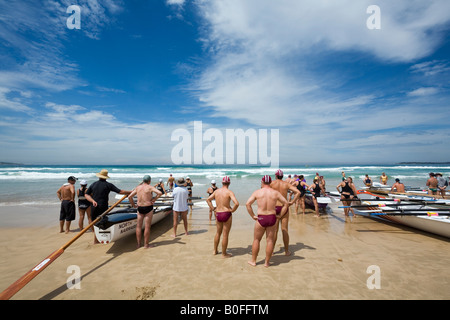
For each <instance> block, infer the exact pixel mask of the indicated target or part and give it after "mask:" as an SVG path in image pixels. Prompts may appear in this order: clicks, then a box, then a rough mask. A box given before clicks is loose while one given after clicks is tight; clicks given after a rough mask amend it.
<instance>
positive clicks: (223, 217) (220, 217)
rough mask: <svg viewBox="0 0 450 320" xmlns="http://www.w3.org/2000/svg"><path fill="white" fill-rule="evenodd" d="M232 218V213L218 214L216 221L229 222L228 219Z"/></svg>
mask: <svg viewBox="0 0 450 320" xmlns="http://www.w3.org/2000/svg"><path fill="white" fill-rule="evenodd" d="M230 217H231V212H229V211H224V212H216V219H217V221H219V222H227V221H228V219H230Z"/></svg>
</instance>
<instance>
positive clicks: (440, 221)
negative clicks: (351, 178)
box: [351, 191, 450, 238]
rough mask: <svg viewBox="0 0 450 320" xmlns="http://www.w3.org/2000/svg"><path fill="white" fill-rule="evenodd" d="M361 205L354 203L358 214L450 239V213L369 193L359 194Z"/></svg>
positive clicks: (424, 204)
mask: <svg viewBox="0 0 450 320" xmlns="http://www.w3.org/2000/svg"><path fill="white" fill-rule="evenodd" d="M358 198H359V199H360V200H361V201H360V202H359V203H352V206H351V207H352V209H353V210H354V211H355V213H356V214H359V215H363V216H366V217H372V218H378V219H382V220H384V221H389V222H394V223H398V224H402V225H405V226H408V227H412V228H415V229H419V230H422V231H426V232H430V233H433V234H437V235H440V236H443V237H446V238H450V211H449V209H442V208H436V207H433V203H432V204H429V203H428V202H425V201H424V202H423V203H422V204H420V203H417V202H412V201H405V200H399V199H393V198H387V197H382V196H379V195H376V194H372V193H370V192H367V191H360V192H358Z"/></svg>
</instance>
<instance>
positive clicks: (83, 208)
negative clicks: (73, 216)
mask: <svg viewBox="0 0 450 320" xmlns="http://www.w3.org/2000/svg"><path fill="white" fill-rule="evenodd" d="M80 185H81V188H80V189H78V191H77V197H78V212H79V213H80V220H79V221H78V227H80V230H83V224H84V215H85V214H86V215H87V218H88V223H89V224H90V223H91V222H92V219H91V203H90V202H89V201H88V200H86V197H85V196H84V193H85V192H86V191H87V182H86V180H81V182H80ZM91 231H94V227H92V228H91Z"/></svg>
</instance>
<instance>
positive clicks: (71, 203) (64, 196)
mask: <svg viewBox="0 0 450 320" xmlns="http://www.w3.org/2000/svg"><path fill="white" fill-rule="evenodd" d="M76 180H77V178H75V177H74V176H70V177H69V178H68V179H67V183H65V184H63V185H62V186H61V188H59V189H58V191H56V194H57V195H58V198H59V200H60V201H61V210H60V212H59V227H60V230H59V232H64V224H65V226H66V233H69V229H70V223H71V222H72V221H73V220H75V186H74V185H75V181H76ZM64 221H65V223H64Z"/></svg>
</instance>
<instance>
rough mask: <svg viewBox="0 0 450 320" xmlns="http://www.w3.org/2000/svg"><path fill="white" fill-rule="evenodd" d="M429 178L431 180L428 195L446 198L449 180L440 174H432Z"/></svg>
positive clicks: (428, 185)
mask: <svg viewBox="0 0 450 320" xmlns="http://www.w3.org/2000/svg"><path fill="white" fill-rule="evenodd" d="M429 176H430V178H429V179H428V180H427V187H428V194H431V195H441V196H442V198H445V192H446V190H447V187H448V181H447V179H445V178H444V177H443V176H442V173H440V172H436V173H434V172H430V173H429ZM449 179H450V177H449Z"/></svg>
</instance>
